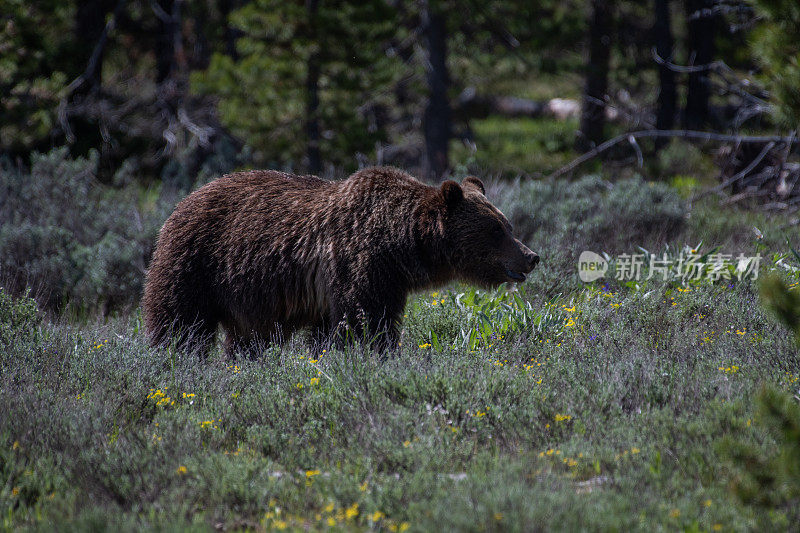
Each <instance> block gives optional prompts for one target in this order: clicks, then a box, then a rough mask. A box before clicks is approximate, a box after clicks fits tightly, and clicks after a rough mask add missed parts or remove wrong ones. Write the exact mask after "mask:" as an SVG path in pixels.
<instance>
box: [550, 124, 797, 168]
mask: <svg viewBox="0 0 800 533" xmlns="http://www.w3.org/2000/svg"><path fill="white" fill-rule="evenodd" d="M631 137H632V138H633V139H648V138H658V137H667V138H679V139H694V140H697V141H707V142H735V143H754V144H767V143H771V142H772V143H791V144H793V145H794V144H800V139H798V138H797V137H795V136H789V137H786V136H780V135H733V134H725V133H713V132H709V131H693V130H641V131H634V132H630V133H623V134H622V135H618V136H616V137H614V138H613V139H609V140H608V141H606V142H604V143H602V144H599V145H597V146H596V147H594V148H592V149H591V150H589V151H588V152H586V153H585V154H583V155H582V156H580V157H578V158H576V159H574V160H572V161H571V162H570V163H568V164H566V165H564V166H563V167H561V168H559V169H558V170H556V171H555V172H553V173H552V174H550V175H549V176H548V177H549V178H558V177H560V176H563V175H564V174H568V173H570V172H572V171H573V170H575V169H576V168H578V167H579V166H581V165H582V164H584V163H586V162H587V161H590V160H592V159H594V158H595V157H597V156H599V155H600V154H602V153H604V152H607V151H608V150H610V149H611V148H613V147H615V146H616V145H618V144H619V143H621V142H626V141H627V142H629V143H630V140H629V139H630V138H631Z"/></svg>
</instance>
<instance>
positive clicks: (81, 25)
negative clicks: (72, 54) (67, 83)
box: [74, 0, 124, 93]
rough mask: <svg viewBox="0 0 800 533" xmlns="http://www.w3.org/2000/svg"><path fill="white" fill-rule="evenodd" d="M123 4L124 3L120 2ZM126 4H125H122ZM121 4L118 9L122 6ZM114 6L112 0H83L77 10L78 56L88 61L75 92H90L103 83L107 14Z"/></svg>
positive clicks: (76, 35)
mask: <svg viewBox="0 0 800 533" xmlns="http://www.w3.org/2000/svg"><path fill="white" fill-rule="evenodd" d="M120 4H122V3H120ZM122 5H124V4H122ZM122 5H119V6H118V8H117V11H119V10H120V9H121V7H122ZM113 8H114V2H113V1H112V0H81V1H79V2H78V6H77V10H76V11H75V37H76V39H75V40H76V42H77V43H78V46H79V51H78V54H77V55H78V57H79V59H80V60H81V61H86V63H85V64H84V65H81V66H82V67H83V68H85V70H84V73H83V80H82V81H81V84H80V86H78V87H77V88H76V89H75V91H74V92H75V93H88V92H90V91H92V90H94V89H97V88H99V87H100V85H101V82H102V80H101V75H102V71H103V57H104V56H105V40H106V39H107V38H108V36H107V35H106V31H105V29H106V16H107V15H108V14H109V13H110V12H111V10H112V9H113Z"/></svg>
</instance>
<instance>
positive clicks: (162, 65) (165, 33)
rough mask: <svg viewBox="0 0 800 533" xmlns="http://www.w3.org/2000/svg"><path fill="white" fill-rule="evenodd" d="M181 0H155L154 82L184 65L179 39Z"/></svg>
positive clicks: (170, 75) (165, 77) (167, 76)
mask: <svg viewBox="0 0 800 533" xmlns="http://www.w3.org/2000/svg"><path fill="white" fill-rule="evenodd" d="M182 4H183V0H157V1H156V2H154V4H153V5H154V10H155V11H156V16H157V17H158V19H159V22H160V24H159V31H158V37H157V39H156V82H158V83H161V82H164V81H166V80H167V79H169V78H170V77H172V76H173V75H175V74H176V73H177V72H178V70H179V68H181V67H183V66H185V63H186V61H185V59H186V58H184V57H183V46H182V39H181V5H182Z"/></svg>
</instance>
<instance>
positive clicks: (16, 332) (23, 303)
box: [0, 287, 39, 348]
mask: <svg viewBox="0 0 800 533" xmlns="http://www.w3.org/2000/svg"><path fill="white" fill-rule="evenodd" d="M38 325H39V312H38V308H37V307H36V302H35V301H34V300H33V299H31V298H28V297H27V296H23V297H22V298H19V299H14V298H13V297H12V296H11V295H10V294H9V293H8V292H7V291H6V290H5V289H3V288H2V287H0V346H2V347H3V348H7V347H9V346H11V345H12V344H14V343H15V342H16V341H17V340H18V339H25V338H30V337H32V336H34V335H35V332H36V328H37V327H38Z"/></svg>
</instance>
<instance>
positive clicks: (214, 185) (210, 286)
mask: <svg viewBox="0 0 800 533" xmlns="http://www.w3.org/2000/svg"><path fill="white" fill-rule="evenodd" d="M484 194H485V191H484V187H483V184H482V183H481V181H480V180H479V179H478V178H474V177H468V178H466V179H464V180H463V182H462V183H461V184H460V185H459V184H458V183H456V182H455V181H450V180H448V181H445V182H443V183H442V184H441V186H440V187H433V186H429V185H426V184H424V183H421V182H419V181H417V180H416V179H415V178H413V177H412V176H410V175H409V174H407V173H405V172H403V171H401V170H398V169H395V168H385V167H383V168H368V169H365V170H361V171H359V172H356V173H355V174H353V175H352V176H350V177H349V178H347V179H345V180H343V181H338V182H331V181H325V180H322V179H319V178H317V177H314V176H295V175H291V174H286V173H283V172H276V171H251V172H240V173H235V174H230V175H228V176H225V177H222V178H220V179H217V180H215V181H213V182H211V183H209V184H208V185H205V186H203V187H201V188H200V189H198V190H196V191H195V192H193V193H192V194H190V195H189V196H188V197H186V198H185V199H184V200H183V201H181V202H180V203H179V204H178V205H177V207H176V208H175V211H174V212H173V213H172V215H171V216H170V217H169V219H168V220H167V221H166V223H165V224H164V226H163V227H162V228H161V232H160V233H159V236H158V243H157V245H156V249H155V253H154V254H153V260H152V262H151V264H150V268H149V271H148V273H147V281H146V285H145V291H144V299H143V309H144V320H145V328H146V330H147V333H148V335H149V338H150V340H151V342H152V343H153V344H154V345H157V344H162V343H165V342H166V341H168V339H170V338H172V337H174V338H175V339H176V341H177V342H178V343H179V344H180V345H182V346H184V347H187V346H191V347H192V348H194V349H197V350H199V351H201V352H203V353H207V351H208V349H209V347H210V346H211V344H212V343H213V339H214V336H215V334H216V332H217V328H218V326H219V325H221V326H222V328H223V329H224V330H225V332H226V342H225V347H226V352H227V353H228V354H231V353H232V352H234V351H235V350H237V349H240V348H247V347H248V346H249V345H252V343H253V342H256V341H266V342H269V341H274V340H280V339H283V338H286V337H288V336H289V335H290V334H291V333H292V332H294V331H296V330H298V329H301V328H311V329H312V331H313V332H314V335H315V337H316V338H317V339H320V340H326V339H327V340H330V339H331V338H332V337H333V336H334V334H336V333H337V332H338V333H341V332H343V331H351V332H355V333H356V334H357V335H363V336H364V337H363V338H369V339H375V340H377V343H378V346H379V348H381V349H382V348H386V347H396V346H397V344H398V326H399V323H400V320H401V317H402V316H403V308H404V307H405V304H406V298H407V296H408V295H409V293H411V292H413V291H420V290H425V289H430V288H433V287H436V286H441V285H444V284H446V283H448V282H450V281H452V280H462V281H465V282H469V283H474V284H477V285H480V286H484V287H489V286H496V285H498V284H500V283H503V282H520V281H524V280H525V275H526V274H528V273H529V272H531V270H533V268H534V266H536V264H537V263H538V262H539V256H538V255H536V254H535V253H534V252H532V251H531V250H530V249H528V248H527V247H526V246H525V245H524V244H522V243H521V242H520V241H518V240H517V239H515V238H514V236H513V234H512V230H511V225H510V224H509V223H508V220H506V218H505V217H504V216H503V214H502V213H501V212H500V211H499V210H498V209H497V208H496V207H494V206H493V205H492V204H491V203H490V202H489V200H487V199H486V197H485V196H484ZM343 328H352V329H349V330H348V329H343Z"/></svg>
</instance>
